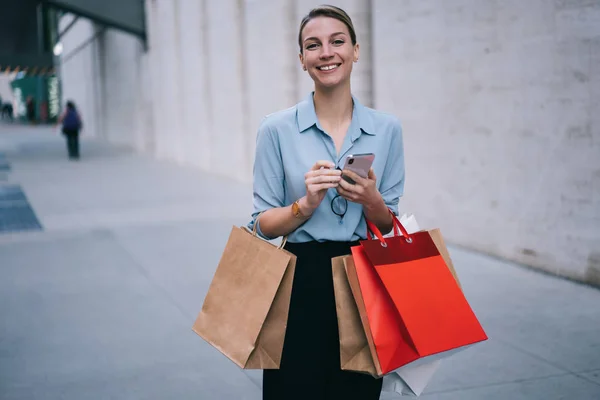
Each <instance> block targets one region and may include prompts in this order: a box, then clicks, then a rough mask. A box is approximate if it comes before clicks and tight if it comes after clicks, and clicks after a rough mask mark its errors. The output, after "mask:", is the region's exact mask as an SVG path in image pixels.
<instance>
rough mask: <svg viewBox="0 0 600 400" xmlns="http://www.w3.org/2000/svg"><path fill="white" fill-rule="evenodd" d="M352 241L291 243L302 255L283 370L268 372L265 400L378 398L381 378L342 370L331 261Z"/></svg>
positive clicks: (347, 250) (293, 250)
mask: <svg viewBox="0 0 600 400" xmlns="http://www.w3.org/2000/svg"><path fill="white" fill-rule="evenodd" d="M356 244H357V243H353V242H323V243H319V242H307V243H287V245H286V246H285V249H286V250H288V251H289V252H291V253H293V254H295V255H296V257H297V263H296V271H295V274H294V284H293V287H292V297H291V302H290V311H289V316H288V325H287V330H286V333H285V341H284V345H283V355H282V359H281V366H280V369H277V370H265V371H264V372H263V400H296V399H298V400H299V399H302V400H325V399H327V400H337V399H344V400H352V399H357V400H358V399H360V400H378V399H379V395H380V393H381V384H382V381H381V379H375V378H373V377H371V376H370V375H366V374H361V373H356V372H349V371H342V370H341V368H340V341H339V334H338V324H337V315H336V308H335V296H334V292H333V276H332V270H331V259H332V258H333V257H337V256H341V255H346V254H350V247H351V246H353V245H356Z"/></svg>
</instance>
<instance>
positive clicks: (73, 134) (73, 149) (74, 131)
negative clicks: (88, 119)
mask: <svg viewBox="0 0 600 400" xmlns="http://www.w3.org/2000/svg"><path fill="white" fill-rule="evenodd" d="M58 123H59V124H62V132H63V135H65V137H66V138H67V151H68V153H69V159H70V160H78V159H79V131H80V130H81V116H80V115H79V113H78V112H77V108H76V107H75V104H74V103H73V102H72V101H67V108H66V109H65V111H64V112H63V113H62V115H61V116H60V117H59V118H58Z"/></svg>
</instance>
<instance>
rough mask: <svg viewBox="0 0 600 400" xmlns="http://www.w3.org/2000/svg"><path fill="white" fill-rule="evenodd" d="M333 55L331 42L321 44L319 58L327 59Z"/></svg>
mask: <svg viewBox="0 0 600 400" xmlns="http://www.w3.org/2000/svg"><path fill="white" fill-rule="evenodd" d="M331 57H333V49H332V48H331V46H330V45H329V44H324V45H323V46H321V54H319V58H321V59H322V60H326V59H328V58H331Z"/></svg>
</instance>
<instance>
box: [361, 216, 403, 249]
mask: <svg viewBox="0 0 600 400" xmlns="http://www.w3.org/2000/svg"><path fill="white" fill-rule="evenodd" d="M388 211H389V212H390V214H391V215H392V223H393V225H394V237H396V236H400V232H402V236H404V239H405V240H406V243H412V242H413V240H412V237H411V236H410V235H409V234H408V231H407V230H406V228H404V226H403V225H402V223H401V222H400V220H399V219H398V218H396V215H394V212H393V211H392V210H390V209H389V208H388ZM365 221H366V222H367V239H369V238H370V239H373V236H372V235H374V236H375V237H377V239H379V241H380V242H381V246H382V247H387V242H386V241H385V238H384V237H383V235H382V234H381V231H380V230H379V228H377V226H376V225H375V224H374V223H372V222H371V221H369V220H368V219H367V218H366V217H365ZM370 234H371V235H370Z"/></svg>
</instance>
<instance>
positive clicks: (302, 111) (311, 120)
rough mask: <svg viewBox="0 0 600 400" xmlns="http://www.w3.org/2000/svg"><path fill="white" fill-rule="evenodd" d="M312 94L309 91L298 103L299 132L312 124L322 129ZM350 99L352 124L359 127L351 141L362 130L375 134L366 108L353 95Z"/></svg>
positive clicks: (356, 137)
mask: <svg viewBox="0 0 600 400" xmlns="http://www.w3.org/2000/svg"><path fill="white" fill-rule="evenodd" d="M313 95H314V92H312V93H310V94H309V95H308V96H307V97H306V99H304V101H302V102H300V103H299V104H298V108H297V110H298V111H297V118H298V130H299V131H300V133H303V132H305V131H306V130H307V129H308V128H310V127H312V126H313V125H316V126H317V128H319V129H320V130H323V129H322V128H321V125H320V124H319V120H318V119H317V113H316V112H315V102H314V99H313ZM352 101H353V102H354V109H353V110H352V125H355V124H358V127H359V128H360V129H358V130H355V131H354V132H353V133H352V141H354V140H356V139H358V136H360V133H361V132H364V133H366V134H368V135H375V129H374V127H373V120H372V119H371V115H370V114H369V112H368V110H367V108H366V107H365V106H363V105H362V104H361V103H360V102H359V101H358V99H357V98H356V97H354V96H352ZM355 126H356V125H355Z"/></svg>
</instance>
